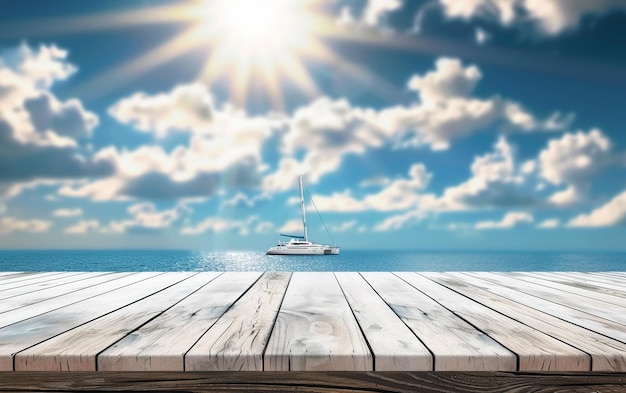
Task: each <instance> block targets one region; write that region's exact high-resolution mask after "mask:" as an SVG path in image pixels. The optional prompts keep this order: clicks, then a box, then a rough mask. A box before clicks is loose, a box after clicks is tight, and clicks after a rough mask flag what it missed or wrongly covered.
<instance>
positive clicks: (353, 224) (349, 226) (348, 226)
mask: <svg viewBox="0 0 626 393" xmlns="http://www.w3.org/2000/svg"><path fill="white" fill-rule="evenodd" d="M357 226H358V222H357V220H350V221H344V222H342V223H340V224H336V225H332V226H331V227H330V231H331V232H336V233H341V232H348V231H354V230H356V229H357Z"/></svg>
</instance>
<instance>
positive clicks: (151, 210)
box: [104, 202, 189, 233]
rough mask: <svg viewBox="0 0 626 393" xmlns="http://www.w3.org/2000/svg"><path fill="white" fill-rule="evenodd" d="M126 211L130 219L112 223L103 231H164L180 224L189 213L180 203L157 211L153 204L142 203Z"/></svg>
mask: <svg viewBox="0 0 626 393" xmlns="http://www.w3.org/2000/svg"><path fill="white" fill-rule="evenodd" d="M127 211H128V213H129V214H130V216H131V218H130V219H127V220H121V221H112V222H111V223H109V225H108V226H107V228H105V229H104V230H105V231H111V232H115V233H127V232H146V231H148V232H149V231H159V230H164V229H167V228H169V227H171V226H172V225H174V224H176V223H178V222H180V221H181V220H182V218H183V217H184V216H185V214H186V213H189V208H188V207H187V206H186V205H185V204H182V203H181V204H178V205H176V206H175V207H174V208H172V209H166V210H161V211H159V210H157V208H156V206H155V205H154V204H153V203H149V202H144V203H138V204H135V205H132V206H130V207H129V208H128V209H127Z"/></svg>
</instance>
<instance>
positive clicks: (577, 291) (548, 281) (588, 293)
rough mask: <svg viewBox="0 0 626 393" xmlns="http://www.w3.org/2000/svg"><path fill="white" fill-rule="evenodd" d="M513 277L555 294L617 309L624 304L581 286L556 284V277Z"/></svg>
mask: <svg viewBox="0 0 626 393" xmlns="http://www.w3.org/2000/svg"><path fill="white" fill-rule="evenodd" d="M513 276H514V277H515V278H519V279H520V280H524V281H527V282H531V283H533V284H537V285H542V286H545V287H549V288H552V289H554V290H556V291H557V292H566V293H572V294H574V295H577V296H584V297H588V298H591V299H594V300H599V301H601V302H607V303H611V304H614V305H616V306H619V307H622V306H623V305H624V303H625V302H624V299H623V298H621V297H620V296H616V295H611V294H606V293H602V292H601V291H597V290H595V289H589V288H586V287H584V286H582V285H579V286H578V287H576V286H573V285H568V284H567V283H561V282H558V280H557V279H556V276H554V275H553V276H551V277H550V278H546V277H545V276H544V277H541V276H539V277H537V276H536V275H535V274H533V273H526V272H524V273H514V274H513ZM624 311H626V310H624Z"/></svg>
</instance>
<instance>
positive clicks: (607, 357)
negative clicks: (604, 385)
mask: <svg viewBox="0 0 626 393" xmlns="http://www.w3.org/2000/svg"><path fill="white" fill-rule="evenodd" d="M420 274H421V275H422V276H425V277H428V278H429V279H431V280H434V281H436V282H438V283H440V284H441V285H444V286H446V287H447V288H450V289H452V290H455V291H457V292H459V293H461V294H463V295H465V296H467V297H469V298H471V299H472V300H474V301H477V302H480V303H481V304H484V305H485V306H486V307H489V308H491V309H493V310H495V311H497V312H500V313H502V314H504V315H507V316H508V317H510V318H513V319H515V320H517V321H520V322H521V323H524V324H526V325H529V326H532V327H534V328H536V329H538V330H540V331H542V332H544V333H546V334H549V335H550V336H552V337H555V338H557V339H559V340H561V341H563V342H564V343H568V344H570V345H573V346H574V347H576V348H579V349H580V350H582V351H585V352H586V353H588V354H589V355H590V356H591V357H592V360H593V361H592V367H593V368H592V371H610V372H614V371H619V372H625V371H626V344H624V343H621V342H619V341H616V340H613V339H611V338H608V337H606V336H604V335H601V334H598V333H596V332H593V331H591V330H588V329H585V328H583V327H581V326H579V325H577V324H576V323H577V322H578V321H576V320H573V321H565V320H563V319H560V318H556V317H554V316H552V315H550V314H546V313H544V312H541V311H538V310H535V309H533V308H531V307H529V306H526V305H523V304H520V303H518V302H516V301H513V300H510V299H507V298H505V297H502V296H500V295H496V294H495V293H492V292H489V291H487V290H485V289H481V288H478V287H476V286H474V285H471V284H469V283H467V282H465V281H463V280H461V279H458V278H454V277H452V276H450V275H449V274H446V273H420ZM530 349H532V348H529V350H530Z"/></svg>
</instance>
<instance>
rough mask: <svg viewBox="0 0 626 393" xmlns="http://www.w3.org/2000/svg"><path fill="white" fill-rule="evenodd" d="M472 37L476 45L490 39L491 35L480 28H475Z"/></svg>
mask: <svg viewBox="0 0 626 393" xmlns="http://www.w3.org/2000/svg"><path fill="white" fill-rule="evenodd" d="M474 39H475V40H476V43H477V44H478V45H483V44H485V43H486V42H487V41H489V40H490V39H491V35H490V34H489V33H487V32H486V31H485V30H483V29H481V28H477V29H476V31H475V32H474Z"/></svg>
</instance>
